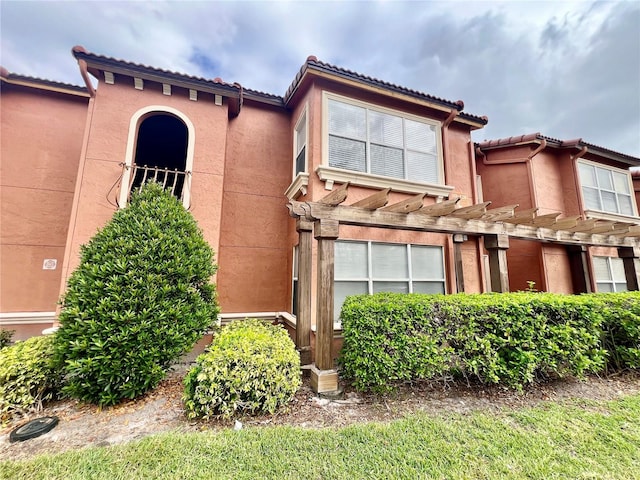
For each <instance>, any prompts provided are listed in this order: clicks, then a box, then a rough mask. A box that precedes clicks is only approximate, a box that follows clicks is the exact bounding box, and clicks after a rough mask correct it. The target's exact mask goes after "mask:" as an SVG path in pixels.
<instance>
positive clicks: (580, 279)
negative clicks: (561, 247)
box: [567, 245, 593, 293]
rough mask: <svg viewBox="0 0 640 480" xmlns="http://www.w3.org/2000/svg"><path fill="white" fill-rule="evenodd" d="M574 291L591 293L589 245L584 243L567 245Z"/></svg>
mask: <svg viewBox="0 0 640 480" xmlns="http://www.w3.org/2000/svg"><path fill="white" fill-rule="evenodd" d="M567 253H568V254H569V266H570V268H571V282H572V283H573V293H591V292H592V291H593V289H592V288H591V275H590V274H589V259H588V257H587V247H586V246H584V245H567Z"/></svg>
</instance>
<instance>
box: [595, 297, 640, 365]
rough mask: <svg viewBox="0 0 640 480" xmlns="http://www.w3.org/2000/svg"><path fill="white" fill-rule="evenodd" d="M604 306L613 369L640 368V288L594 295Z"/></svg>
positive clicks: (605, 339)
mask: <svg viewBox="0 0 640 480" xmlns="http://www.w3.org/2000/svg"><path fill="white" fill-rule="evenodd" d="M590 297H592V298H593V299H594V300H595V301H596V302H597V303H598V305H599V306H600V307H601V308H602V309H603V313H604V323H603V326H602V330H603V337H602V342H603V346H604V348H605V349H606V350H607V352H608V353H609V358H608V360H609V362H608V367H609V368H610V369H612V370H621V369H623V368H640V292H628V293H601V294H594V295H591V296H590Z"/></svg>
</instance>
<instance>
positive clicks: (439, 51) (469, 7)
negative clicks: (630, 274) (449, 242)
mask: <svg viewBox="0 0 640 480" xmlns="http://www.w3.org/2000/svg"><path fill="white" fill-rule="evenodd" d="M0 22H1V24H0V40H1V50H0V63H1V64H2V66H4V67H5V68H6V69H7V70H9V71H10V72H14V73H19V74H22V75H29V76H35V77H39V78H46V79H49V80H56V81H62V82H67V83H72V84H76V85H82V79H81V77H80V74H79V70H78V67H77V63H76V61H75V59H74V58H73V57H72V55H71V48H72V47H73V46H74V45H82V46H84V47H85V48H86V49H87V50H88V51H90V52H92V53H96V54H100V55H105V56H109V57H115V58H119V59H122V60H127V61H131V62H135V63H141V64H145V65H149V66H153V67H157V68H162V69H168V70H172V71H177V72H181V73H186V74H188V75H196V76H203V77H206V78H215V77H221V78H222V79H223V80H225V81H227V82H238V83H240V84H242V85H243V86H244V87H246V88H251V89H254V90H260V91H264V92H267V93H272V94H277V95H284V93H285V91H286V89H287V87H288V86H289V84H290V83H291V82H292V81H293V78H294V76H295V74H296V73H297V71H298V70H299V69H300V67H301V66H302V64H303V63H304V62H305V60H306V58H307V57H308V56H309V55H315V56H316V57H317V58H318V59H319V60H322V61H324V62H328V63H331V64H334V65H337V66H340V67H343V68H347V69H350V70H354V71H356V72H359V73H362V74H365V75H368V76H372V77H376V78H378V79H381V80H385V81H388V82H392V83H395V84H398V85H402V86H405V87H409V88H412V89H415V90H419V91H421V92H424V93H428V94H431V95H435V96H438V97H441V98H445V99H447V100H452V101H455V100H459V99H461V100H463V101H464V104H465V109H464V111H466V112H468V113H471V114H474V115H480V116H481V115H486V116H488V117H489V124H488V125H487V126H486V127H485V128H484V129H482V130H479V131H476V132H474V134H473V138H474V140H475V141H478V142H480V141H483V140H485V139H496V138H504V137H510V136H515V135H522V134H528V133H535V132H540V133H542V134H543V135H547V136H550V137H553V138H559V139H563V140H568V139H575V138H582V139H583V140H584V141H586V142H589V143H593V144H596V145H600V146H602V147H605V148H609V149H611V150H616V151H619V152H622V153H626V154H629V155H634V156H637V157H640V2H638V1H633V0H631V1H621V2H607V1H596V2H590V1H574V2H563V1H555V2H542V1H511V2H486V1H448V2H440V1H392V0H386V1H375V2H364V1H350V2H319V1H316V2H300V1H271V2H267V1H261V2H247V1H236V2H213V1H198V2H195V1H181V2H177V1H174V2H151V1H147V2H119V1H110V2H107V1H99V0H95V1H91V0H85V1H80V2H73V1H64V2H61V1H47V2H35V1H25V0H21V1H14V0H1V1H0Z"/></svg>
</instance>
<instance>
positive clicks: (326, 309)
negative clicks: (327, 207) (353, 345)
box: [311, 220, 339, 393]
mask: <svg viewBox="0 0 640 480" xmlns="http://www.w3.org/2000/svg"><path fill="white" fill-rule="evenodd" d="M338 226H339V224H338V221H337V220H317V221H316V222H315V224H314V228H313V235H314V237H315V239H316V240H317V241H318V266H317V270H318V277H317V286H316V288H317V290H316V291H317V295H316V306H317V309H316V363H315V365H314V366H313V367H312V368H311V386H312V387H313V389H314V390H315V391H316V392H318V393H322V392H334V391H336V390H338V372H337V371H336V370H335V369H334V368H333V355H332V353H333V352H332V345H333V278H334V264H335V243H336V239H337V238H338Z"/></svg>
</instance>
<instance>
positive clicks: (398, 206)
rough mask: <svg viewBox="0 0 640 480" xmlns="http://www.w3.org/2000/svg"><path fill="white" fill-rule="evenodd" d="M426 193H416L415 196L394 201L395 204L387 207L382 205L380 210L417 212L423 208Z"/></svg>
mask: <svg viewBox="0 0 640 480" xmlns="http://www.w3.org/2000/svg"><path fill="white" fill-rule="evenodd" d="M426 195H427V194H426V193H419V194H418V195H414V196H413V197H411V198H409V199H407V200H403V201H401V202H398V203H394V204H393V205H387V206H386V207H381V208H379V209H378V210H381V211H384V212H395V213H410V212H415V211H416V210H419V209H420V208H422V200H423V199H424V197H425V196H426Z"/></svg>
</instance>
